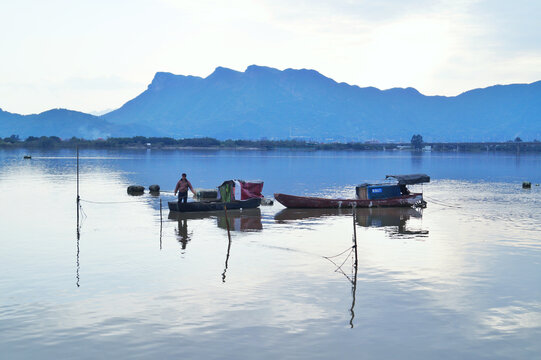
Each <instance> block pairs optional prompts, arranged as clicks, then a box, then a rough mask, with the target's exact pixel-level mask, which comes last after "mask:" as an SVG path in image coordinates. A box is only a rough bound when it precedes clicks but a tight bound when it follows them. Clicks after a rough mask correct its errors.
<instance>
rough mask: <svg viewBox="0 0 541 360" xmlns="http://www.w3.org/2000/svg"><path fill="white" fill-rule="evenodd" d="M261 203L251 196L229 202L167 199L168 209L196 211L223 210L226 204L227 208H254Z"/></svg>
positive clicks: (258, 199)
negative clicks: (183, 201) (180, 201)
mask: <svg viewBox="0 0 541 360" xmlns="http://www.w3.org/2000/svg"><path fill="white" fill-rule="evenodd" d="M260 204H261V199H260V198H252V199H248V200H235V201H230V202H221V201H209V202H203V201H193V202H187V203H179V202H178V201H169V202H168V205H169V210H170V211H176V212H196V211H220V210H221V211H223V210H224V207H225V206H227V210H238V209H255V208H257V207H259V205H260Z"/></svg>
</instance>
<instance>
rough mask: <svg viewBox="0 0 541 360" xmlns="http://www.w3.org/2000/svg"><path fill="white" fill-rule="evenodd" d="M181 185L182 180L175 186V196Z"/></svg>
mask: <svg viewBox="0 0 541 360" xmlns="http://www.w3.org/2000/svg"><path fill="white" fill-rule="evenodd" d="M179 187H180V180H179V181H178V182H177V186H175V196H177V191H178V188H179Z"/></svg>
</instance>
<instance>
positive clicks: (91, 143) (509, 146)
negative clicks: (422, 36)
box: [0, 136, 541, 153]
mask: <svg viewBox="0 0 541 360" xmlns="http://www.w3.org/2000/svg"><path fill="white" fill-rule="evenodd" d="M77 147H79V148H81V149H103V150H107V149H128V150H148V149H150V150H239V151H269V150H287V151H295V150H302V151H407V152H416V153H421V152H491V151H494V152H500V151H501V152H516V153H520V152H536V153H537V152H541V141H532V142H523V141H506V142H423V143H422V144H420V145H419V144H417V146H414V145H413V144H411V143H372V142H370V143H366V142H347V143H346V142H331V143H324V142H315V141H301V140H217V139H213V138H192V139H178V140H176V139H173V138H153V137H149V138H147V137H142V136H137V137H133V138H108V139H105V140H104V139H99V140H85V139H78V138H71V139H68V140H62V139H60V138H59V137H56V136H49V137H47V136H42V137H39V138H37V137H29V138H27V139H26V140H24V141H23V140H20V139H18V137H15V138H14V137H10V138H4V139H0V149H20V148H24V149H29V150H31V149H75V148H77Z"/></svg>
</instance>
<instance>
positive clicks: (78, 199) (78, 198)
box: [76, 146, 81, 234]
mask: <svg viewBox="0 0 541 360" xmlns="http://www.w3.org/2000/svg"><path fill="white" fill-rule="evenodd" d="M80 199H81V198H80V197H79V146H77V199H76V200H77V234H79V209H80V206H79V201H80Z"/></svg>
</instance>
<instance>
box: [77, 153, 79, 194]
mask: <svg viewBox="0 0 541 360" xmlns="http://www.w3.org/2000/svg"><path fill="white" fill-rule="evenodd" d="M77 202H79V146H77Z"/></svg>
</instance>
